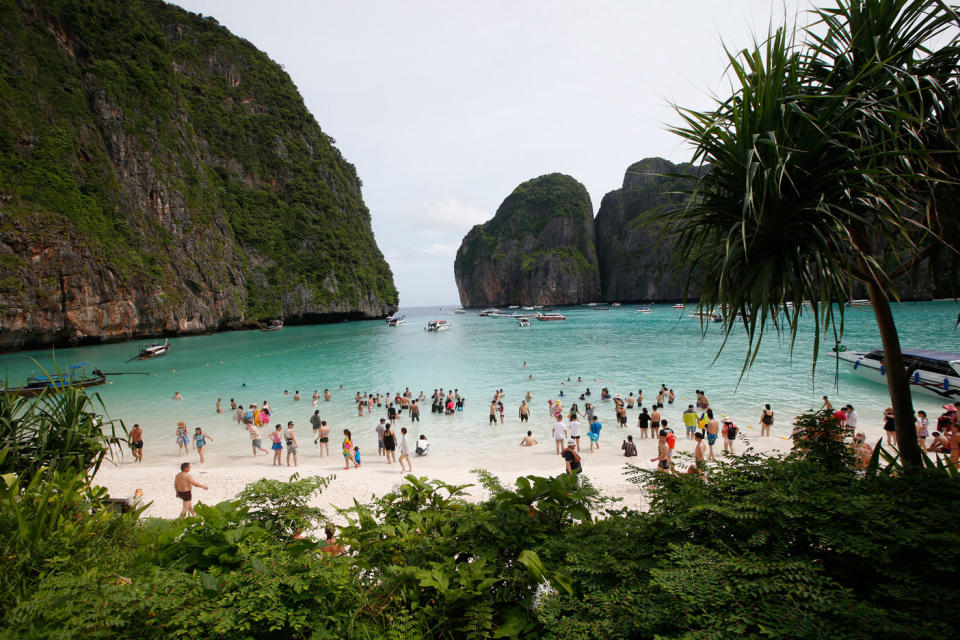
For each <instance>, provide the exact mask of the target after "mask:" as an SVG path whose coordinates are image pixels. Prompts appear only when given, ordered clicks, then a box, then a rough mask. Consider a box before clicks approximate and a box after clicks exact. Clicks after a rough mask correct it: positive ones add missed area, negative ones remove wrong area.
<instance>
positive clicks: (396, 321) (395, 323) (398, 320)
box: [387, 315, 406, 327]
mask: <svg viewBox="0 0 960 640" xmlns="http://www.w3.org/2000/svg"><path fill="white" fill-rule="evenodd" d="M405 318H406V316H398V315H392V316H390V317H389V318H387V326H388V327H399V326H401V325H402V324H403V323H404V321H405V320H404V319H405Z"/></svg>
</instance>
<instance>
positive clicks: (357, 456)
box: [353, 447, 360, 469]
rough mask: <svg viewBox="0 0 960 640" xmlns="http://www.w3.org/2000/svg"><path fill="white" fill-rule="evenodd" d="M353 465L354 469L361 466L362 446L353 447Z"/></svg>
mask: <svg viewBox="0 0 960 640" xmlns="http://www.w3.org/2000/svg"><path fill="white" fill-rule="evenodd" d="M353 467H354V469H359V468H360V447H354V448H353Z"/></svg>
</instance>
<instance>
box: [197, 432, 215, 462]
mask: <svg viewBox="0 0 960 640" xmlns="http://www.w3.org/2000/svg"><path fill="white" fill-rule="evenodd" d="M207 440H209V441H210V442H213V438H211V437H210V436H208V435H207V434H205V433H204V432H203V429H201V428H200V427H197V430H196V431H195V432H194V434H193V446H194V448H195V449H196V450H197V453H198V454H200V464H203V450H204V449H206V448H207Z"/></svg>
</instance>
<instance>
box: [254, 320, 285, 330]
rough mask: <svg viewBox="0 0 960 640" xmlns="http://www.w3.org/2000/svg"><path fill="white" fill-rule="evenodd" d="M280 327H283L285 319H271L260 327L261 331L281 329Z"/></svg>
mask: <svg viewBox="0 0 960 640" xmlns="http://www.w3.org/2000/svg"><path fill="white" fill-rule="evenodd" d="M280 329H283V320H271V321H270V322H269V323H268V324H265V325H262V326H261V327H260V331H279V330H280Z"/></svg>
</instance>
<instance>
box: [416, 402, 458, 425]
mask: <svg viewBox="0 0 960 640" xmlns="http://www.w3.org/2000/svg"><path fill="white" fill-rule="evenodd" d="M457 402H458V403H462V400H459V399H458V400H457ZM460 406H462V404H461V405H460ZM410 422H420V403H419V402H417V401H416V400H414V401H413V402H411V403H410Z"/></svg>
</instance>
